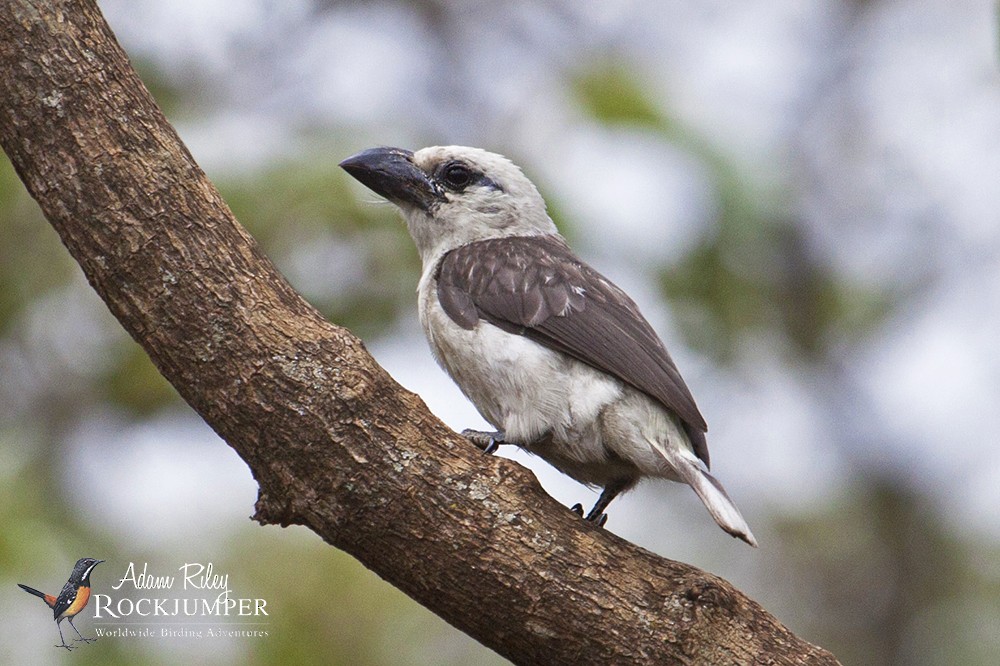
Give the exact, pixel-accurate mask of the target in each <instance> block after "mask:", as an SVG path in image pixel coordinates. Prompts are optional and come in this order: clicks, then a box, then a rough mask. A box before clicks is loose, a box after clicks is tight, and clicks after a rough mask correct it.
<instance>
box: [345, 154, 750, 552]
mask: <svg viewBox="0 0 1000 666" xmlns="http://www.w3.org/2000/svg"><path fill="white" fill-rule="evenodd" d="M340 166H341V167H343V168H344V169H345V170H346V171H347V172H348V173H349V174H350V175H351V176H353V177H354V178H356V179H357V180H359V181H360V182H361V183H362V184H364V185H365V186H367V187H368V188H370V189H371V190H373V191H374V192H376V193H377V194H379V195H381V196H383V197H385V198H386V199H388V200H389V201H391V202H392V203H393V204H395V205H396V206H397V207H398V208H399V209H400V211H401V212H402V215H403V218H404V219H405V221H406V225H407V227H408V229H409V232H410V235H411V236H412V237H413V240H414V242H415V243H416V246H417V250H418V251H419V253H420V257H421V260H422V263H423V274H422V276H421V278H420V283H419V286H418V289H417V294H418V306H419V313H420V321H421V323H422V325H423V328H424V332H425V334H426V335H427V340H428V342H429V343H430V347H431V351H432V352H433V354H434V357H435V359H436V360H437V361H438V363H439V364H440V365H441V367H443V368H444V370H445V371H446V372H447V373H448V374H449V375H450V376H451V377H452V379H454V380H455V382H456V383H457V384H458V386H459V388H461V390H462V392H463V393H464V394H465V395H466V396H467V397H468V398H469V399H470V400H471V401H472V402H473V403H474V404H475V406H476V407H477V408H478V410H479V412H480V413H481V414H482V415H483V417H484V418H485V419H486V420H487V421H488V422H489V423H491V424H492V425H493V426H494V427H495V428H497V431H496V432H478V431H472V430H467V431H464V432H463V434H464V435H465V436H466V437H468V438H470V439H471V440H472V441H473V442H475V443H476V444H478V445H479V446H480V447H482V448H484V449H485V450H487V451H489V452H492V451H494V450H495V449H496V447H497V445H499V444H504V443H506V444H515V445H517V446H519V447H521V448H523V449H525V450H527V451H529V452H531V453H534V454H537V455H539V456H541V457H542V458H544V459H545V460H546V461H548V462H549V463H550V464H552V465H553V466H555V467H556V468H557V469H559V470H561V471H562V472H564V473H566V474H568V475H569V476H571V477H573V478H574V479H576V480H578V481H580V482H582V483H584V484H588V485H591V486H598V487H600V488H602V489H603V491H602V493H601V496H600V499H598V501H597V503H596V504H595V506H594V507H593V509H592V510H591V511H590V512H589V513H588V514H587V516H586V519H587V520H589V521H593V522H596V523H597V524H599V525H603V524H604V521H605V520H606V519H607V516H606V514H605V513H604V510H605V509H606V508H607V506H608V504H609V503H610V502H611V500H613V499H614V498H615V496H617V495H618V494H619V493H621V492H623V491H626V490H628V489H630V488H632V487H633V486H635V484H636V483H637V482H638V481H639V480H640V479H642V478H644V477H660V478H666V479H670V480H672V481H680V482H683V483H686V484H688V485H689V486H691V487H692V488H693V489H694V491H695V493H697V495H698V497H700V498H701V501H702V502H703V503H704V504H705V506H706V507H707V509H708V511H709V513H710V514H711V515H712V517H713V518H714V519H715V521H716V522H717V523H718V524H719V526H720V527H722V529H724V530H725V531H726V532H728V533H729V534H731V535H733V536H735V537H739V538H740V539H743V540H744V541H746V542H747V543H749V544H750V545H752V546H756V545H757V542H756V540H755V539H754V537H753V534H752V533H751V532H750V528H749V527H748V526H747V524H746V521H744V520H743V517H742V516H741V515H740V512H739V510H738V509H737V508H736V506H735V505H734V504H733V502H732V501H731V500H730V499H729V496H728V495H727V494H726V491H725V490H724V489H723V487H722V485H721V484H720V483H719V482H718V481H717V480H716V479H715V477H713V476H712V475H710V474H709V473H708V466H709V456H708V445H707V443H706V440H705V432H706V431H707V426H706V423H705V419H704V418H703V417H702V415H701V413H700V412H699V411H698V407H697V406H696V405H695V401H694V399H693V398H692V396H691V393H690V391H689V390H688V388H687V386H686V385H685V383H684V380H683V379H681V375H680V373H679V372H678V370H677V367H676V366H675V365H674V362H673V360H672V359H671V358H670V355H669V354H668V353H667V350H666V348H665V347H664V345H663V343H662V342H661V341H660V339H659V337H658V336H657V335H656V333H655V332H654V331H653V329H652V327H651V326H650V325H649V323H648V322H647V321H646V320H645V318H644V317H643V316H642V314H640V312H639V309H638V308H637V307H636V305H635V303H634V302H633V301H632V299H630V298H629V297H628V296H627V295H626V294H625V292H623V291H622V290H621V289H619V288H618V287H617V286H615V285H614V284H612V283H611V281H610V280H608V279H607V278H605V277H604V276H603V275H601V274H600V273H598V272H597V271H596V270H594V269H593V268H591V267H590V266H588V265H587V264H585V263H584V262H583V261H581V260H580V259H579V258H578V257H577V256H576V255H575V254H574V253H573V251H572V250H571V249H570V248H569V246H568V245H567V243H566V241H565V240H564V239H563V237H562V236H560V235H559V233H558V231H557V229H556V226H555V224H554V223H553V222H552V220H551V219H550V218H549V216H548V214H547V212H546V207H545V202H544V201H543V200H542V197H541V195H539V193H538V190H537V189H536V188H535V186H534V185H533V184H532V183H531V181H530V180H528V178H527V177H526V176H525V175H524V174H523V173H522V172H521V170H520V169H519V168H518V167H516V166H515V165H514V164H512V163H511V162H510V161H508V160H507V159H506V158H504V157H502V156H500V155H496V154H493V153H489V152H486V151H484V150H480V149H477V148H467V147H461V146H435V147H431V148H424V149H422V150H419V151H417V152H415V153H414V152H411V151H409V150H404V149H400V148H373V149H370V150H366V151H363V152H361V153H358V154H357V155H354V156H352V157H349V158H347V159H346V160H344V161H343V162H341V164H340ZM573 509H574V511H576V512H577V513H579V514H580V515H583V509H582V507H581V506H580V505H577V506H575V507H573Z"/></svg>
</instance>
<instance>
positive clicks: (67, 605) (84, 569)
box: [17, 557, 104, 650]
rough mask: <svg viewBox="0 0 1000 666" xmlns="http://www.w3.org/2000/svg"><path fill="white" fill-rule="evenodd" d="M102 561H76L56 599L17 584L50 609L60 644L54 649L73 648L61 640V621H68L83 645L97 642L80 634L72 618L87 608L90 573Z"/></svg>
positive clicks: (88, 559) (82, 559)
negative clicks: (38, 598)
mask: <svg viewBox="0 0 1000 666" xmlns="http://www.w3.org/2000/svg"><path fill="white" fill-rule="evenodd" d="M103 561H104V560H96V559H94V558H93V557H84V558H81V559H79V560H77V562H76V566H74V567H73V573H71V574H70V575H69V580H67V581H66V584H65V585H63V589H62V591H61V592H60V593H59V596H57V597H54V596H52V595H51V594H45V593H44V592H40V591H38V590H36V589H35V588H33V587H28V586H27V585H24V584H22V583H18V584H17V586H18V587H19V588H21V589H22V590H24V591H25V592H27V593H28V594H33V595H35V596H36V597H40V598H41V600H42V601H44V602H45V603H46V605H47V606H48V607H49V608H51V609H52V616H53V617H54V618H55V621H56V628H57V629H58V630H59V640H60V644H59V645H56V647H61V648H66V649H67V650H72V649H73V646H72V645H68V644H67V643H66V639H65V638H63V633H62V627H61V626H60V624H61V623H62V621H63V620H69V625H70V626H71V627H73V631H75V632H76V635H77V636H79V637H80V638H79V639H78V640H81V641H83V642H84V643H93V642H94V641H96V640H97V639H96V638H87V637H85V636H84V635H83V634H81V633H80V630H79V629H77V628H76V625H75V624H73V618H74V617H75V616H76V615H77V614H78V613H79V612H80V611H82V610H83V609H84V608H86V607H87V602H88V601H90V572H91V571H93V570H94V567H96V566H97V565H98V564H100V563H101V562H103Z"/></svg>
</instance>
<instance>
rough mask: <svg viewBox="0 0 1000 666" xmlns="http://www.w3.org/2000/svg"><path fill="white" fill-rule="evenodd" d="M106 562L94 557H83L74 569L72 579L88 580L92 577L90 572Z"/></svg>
mask: <svg viewBox="0 0 1000 666" xmlns="http://www.w3.org/2000/svg"><path fill="white" fill-rule="evenodd" d="M103 561H104V560H97V559H94V558H93V557H82V558H80V559H79V560H77V561H76V566H74V567H73V574H72V577H73V578H75V579H77V580H81V581H82V580H86V579H87V578H89V577H90V572H91V571H93V570H94V567H96V566H97V565H98V564H100V563H101V562H103Z"/></svg>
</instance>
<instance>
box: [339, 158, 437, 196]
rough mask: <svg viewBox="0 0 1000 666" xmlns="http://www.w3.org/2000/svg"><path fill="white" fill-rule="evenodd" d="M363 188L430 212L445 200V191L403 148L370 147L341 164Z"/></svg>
mask: <svg viewBox="0 0 1000 666" xmlns="http://www.w3.org/2000/svg"><path fill="white" fill-rule="evenodd" d="M340 166H341V167H342V168H343V169H344V171H346V172H347V173H349V174H351V176H353V177H354V178H355V179H357V180H358V181H359V182H360V183H361V184H362V185H364V186H365V187H367V188H368V189H370V190H371V191H373V192H375V193H376V194H379V195H381V196H383V197H385V198H386V199H388V200H389V201H391V202H393V203H395V204H399V205H404V206H405V205H409V206H416V207H418V208H420V209H421V210H424V211H428V210H430V208H431V206H432V205H433V204H435V203H437V202H439V201H443V200H444V192H443V191H442V190H441V188H440V187H438V186H437V185H436V184H434V183H433V182H432V181H431V180H430V179H429V178H428V177H427V174H425V173H424V172H423V171H421V170H420V168H418V167H417V165H416V164H414V163H413V152H412V151H409V150H405V149H403V148H387V147H382V148H369V149H368V150H363V151H361V152H360V153H358V154H357V155H352V156H351V157H348V158H347V159H346V160H344V161H343V162H341V163H340Z"/></svg>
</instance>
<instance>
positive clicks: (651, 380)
mask: <svg viewBox="0 0 1000 666" xmlns="http://www.w3.org/2000/svg"><path fill="white" fill-rule="evenodd" d="M437 281H438V299H439V301H440V303H441V305H442V307H443V308H444V310H445V312H446V313H447V314H448V316H449V317H451V319H453V320H454V321H455V322H456V323H458V324H459V325H460V326H463V327H464V328H467V329H471V328H473V327H474V326H475V322H476V321H477V320H478V319H482V320H485V321H488V322H490V323H491V324H494V325H496V326H499V327H500V328H502V329H504V330H506V331H508V332H511V333H516V334H519V335H525V336H527V337H529V338H531V339H533V340H535V341H537V342H538V343H539V344H542V345H545V346H546V347H549V348H551V349H555V350H557V351H560V352H563V353H565V354H568V355H570V356H572V357H573V358H575V359H577V360H579V361H582V362H583V363H587V364H588V365H591V366H593V367H595V368H597V369H599V370H602V371H604V372H607V373H608V374H611V375H613V376H615V377H617V378H618V379H620V380H621V381H623V382H625V383H627V384H630V385H632V386H634V387H635V388H637V389H639V390H641V391H644V392H645V393H647V394H648V395H650V396H651V397H653V398H654V399H656V400H657V401H659V402H660V403H661V404H662V405H663V406H664V407H666V408H668V409H670V410H672V411H673V412H675V413H676V414H677V415H678V416H679V417H680V418H681V420H682V421H683V422H684V426H685V430H686V431H687V433H688V435H689V437H690V438H691V442H692V444H693V445H694V449H695V453H696V454H697V455H698V457H699V458H701V459H702V460H703V461H704V462H705V464H706V465H707V464H708V447H707V445H706V443H705V436H704V432H705V431H706V430H707V429H708V428H707V425H706V424H705V419H704V418H703V417H702V415H701V412H699V411H698V407H697V405H696V404H695V402H694V398H693V397H692V396H691V392H690V391H689V390H688V388H687V385H686V384H685V383H684V380H683V379H682V378H681V375H680V372H678V370H677V366H676V365H674V362H673V359H671V358H670V354H669V353H667V350H666V348H665V347H664V346H663V342H661V341H660V338H659V337H658V336H657V335H656V332H655V331H654V330H653V328H652V326H650V325H649V322H647V321H646V319H645V318H644V317H643V316H642V314H641V313H640V312H639V308H638V307H637V306H636V305H635V303H634V302H633V301H632V299H631V298H629V297H628V296H627V295H626V294H625V292H623V291H622V290H621V289H619V288H618V287H617V286H615V285H614V284H613V283H612V282H611V281H610V280H608V279H607V278H605V277H604V276H603V275H601V274H600V273H598V272H597V271H596V270H594V269H593V268H591V267H590V266H588V265H587V264H585V263H583V262H582V261H580V259H578V258H577V257H576V256H575V255H574V254H573V252H572V251H571V250H570V249H569V246H567V245H566V242H565V241H564V240H563V239H562V238H561V237H559V236H554V235H551V236H533V237H512V238H497V239H491V240H484V241H477V242H474V243H469V244H467V245H463V246H461V247H459V248H456V249H455V250H452V251H451V252H449V253H448V254H446V255H445V256H444V258H443V259H442V260H441V262H440V264H439V265H438V271H437Z"/></svg>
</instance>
